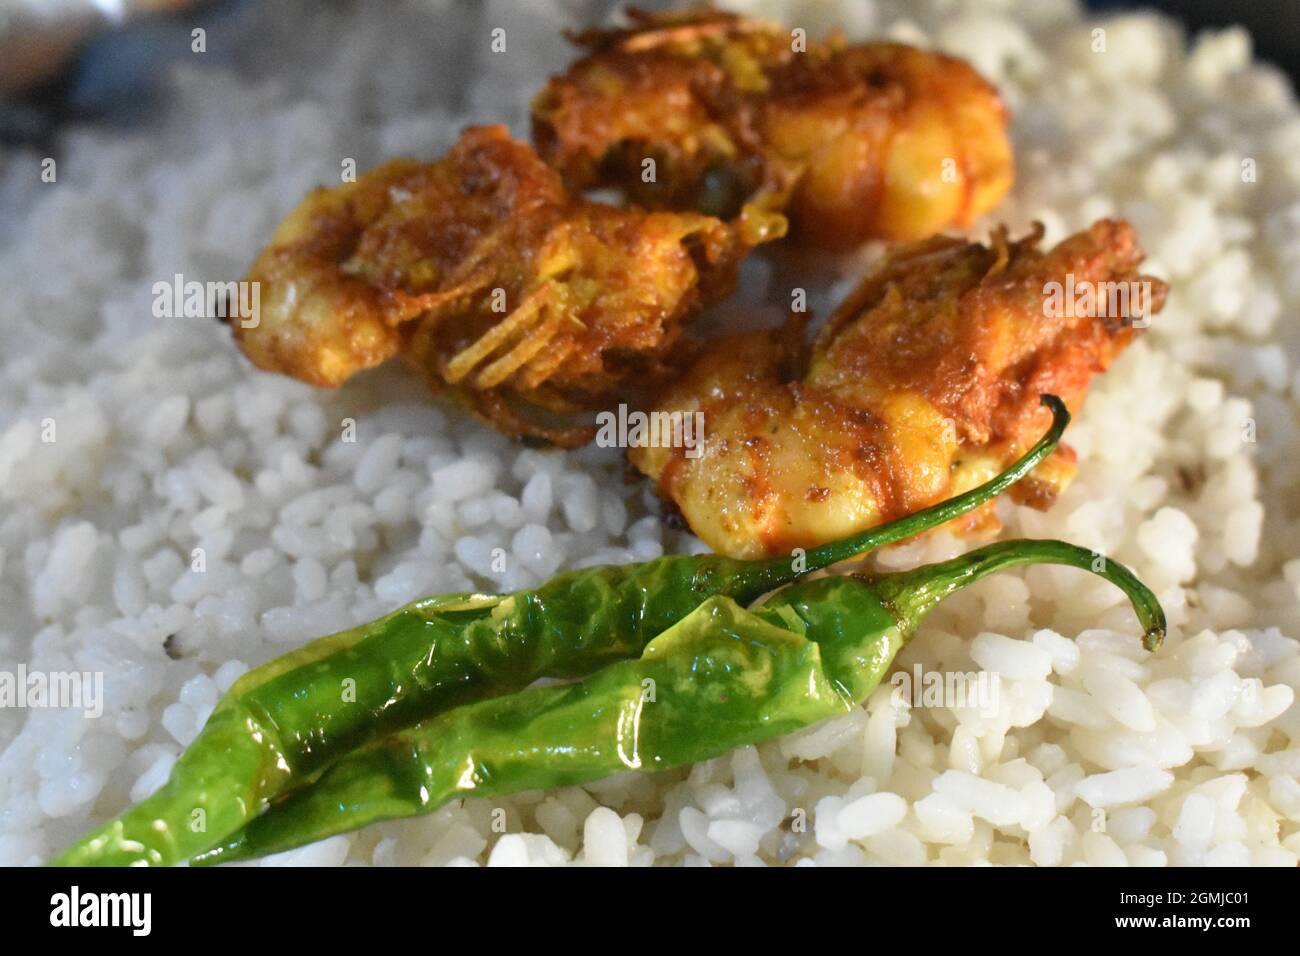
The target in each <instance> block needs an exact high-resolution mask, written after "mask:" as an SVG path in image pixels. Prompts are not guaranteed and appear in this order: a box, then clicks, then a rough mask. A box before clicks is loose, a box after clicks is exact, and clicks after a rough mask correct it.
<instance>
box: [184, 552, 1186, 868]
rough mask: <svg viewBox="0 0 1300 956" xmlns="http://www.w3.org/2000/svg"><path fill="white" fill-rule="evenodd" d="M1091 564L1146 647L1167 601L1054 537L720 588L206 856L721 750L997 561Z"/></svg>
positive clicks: (837, 698) (753, 738)
mask: <svg viewBox="0 0 1300 956" xmlns="http://www.w3.org/2000/svg"><path fill="white" fill-rule="evenodd" d="M1039 563H1053V564H1065V565H1070V566H1073V567H1078V568H1083V569H1086V570H1090V571H1092V572H1093V573H1095V574H1098V575H1100V576H1101V577H1103V578H1105V579H1106V580H1108V581H1110V582H1112V583H1114V584H1115V585H1117V586H1118V587H1119V588H1120V589H1122V590H1123V591H1124V593H1125V594H1126V595H1127V596H1128V597H1129V599H1130V601H1131V602H1132V604H1133V608H1134V610H1135V611H1136V613H1137V616H1138V620H1139V622H1140V623H1141V625H1142V627H1143V629H1144V632H1145V633H1144V640H1143V643H1144V645H1145V646H1146V647H1147V648H1148V649H1149V650H1154V649H1155V648H1156V647H1158V646H1159V644H1160V641H1161V640H1162V639H1163V636H1164V631H1165V619H1164V613H1163V611H1162V610H1161V608H1160V605H1159V603H1158V602H1157V600H1156V598H1155V596H1154V595H1153V594H1152V593H1151V592H1150V591H1149V590H1147V589H1146V588H1145V587H1144V586H1143V585H1142V584H1141V582H1139V581H1138V580H1137V578H1135V577H1134V576H1133V574H1132V573H1131V572H1129V570H1128V569H1127V568H1124V567H1123V566H1121V565H1119V564H1117V563H1115V562H1111V561H1107V560H1105V559H1099V558H1098V556H1096V555H1095V554H1094V553H1093V552H1090V551H1086V550H1084V549H1082V548H1078V547H1075V546H1074V545H1070V544H1066V543H1064V542H1061V541H1006V542H998V543H996V544H991V545H988V546H987V547H984V548H980V549H978V550H976V551H972V552H970V553H969V554H966V555H963V556H961V557H958V558H955V559H953V560H951V561H945V562H943V563H941V564H933V565H927V566H924V567H921V568H917V569H916V570H913V571H907V572H903V573H899V574H892V575H879V576H863V575H846V576H840V577H827V578H821V579H818V580H814V581H805V582H801V583H799V584H794V585H791V586H790V587H788V588H786V589H785V590H784V591H781V592H779V593H777V594H776V595H775V596H773V598H772V599H771V600H769V601H768V602H766V603H765V604H763V605H762V606H760V607H759V608H757V609H755V610H752V611H746V610H744V609H742V608H741V606H740V605H739V604H737V603H736V602H735V601H734V600H733V599H731V598H730V597H721V596H719V597H712V598H710V599H708V600H707V601H705V602H704V603H703V604H702V605H700V606H699V607H698V608H697V609H696V610H695V611H693V612H692V613H691V614H689V615H687V616H686V617H685V618H684V619H683V620H681V621H680V622H679V623H677V624H675V625H673V626H672V627H670V628H668V629H667V630H666V631H664V633H662V634H661V635H659V636H658V637H656V638H655V639H654V640H652V641H651V642H650V643H649V644H647V645H646V648H645V650H644V651H643V653H642V654H641V656H640V658H638V659H636V660H630V661H623V662H620V663H616V664H611V665H609V666H608V667H606V668H605V669H604V670H601V671H599V672H597V673H596V674H594V675H592V676H590V677H587V678H586V679H584V680H581V681H578V682H576V683H574V684H571V685H568V686H549V687H535V688H531V689H528V690H524V691H520V692H517V693H514V694H510V695H507V696H504V697H500V698H497V699H494V700H485V701H481V702H479V703H475V704H469V705H466V706H463V707H458V708H455V709H454V710H451V711H449V712H446V713H443V714H441V715H439V716H437V717H435V718H433V719H431V720H429V721H427V722H425V723H424V724H422V725H420V726H418V727H415V728H413V729H410V730H407V731H403V732H401V733H398V734H395V735H394V736H392V737H390V738H388V739H387V740H384V741H380V742H379V743H377V744H373V745H370V746H368V747H366V748H364V749H362V750H360V751H358V752H357V753H355V754H353V755H351V756H348V757H345V758H343V759H341V760H339V761H338V762H337V763H335V764H334V765H333V766H332V767H331V768H330V769H329V770H327V771H326V772H325V774H324V775H323V776H322V777H321V778H320V779H319V780H318V781H317V782H316V783H314V784H313V785H310V786H308V787H305V788H303V789H302V790H299V791H295V792H294V793H292V794H290V795H289V796H288V797H286V798H285V799H284V800H283V801H282V802H280V803H277V804H276V805H274V806H273V807H272V808H271V810H270V811H269V812H268V813H266V814H265V815H264V816H262V817H260V818H258V819H257V820H254V821H253V822H252V823H250V824H249V825H248V826H247V827H246V828H245V829H244V830H243V831H242V832H240V833H239V834H236V835H235V837H234V838H232V839H230V840H228V841H227V842H225V843H224V844H222V845H220V846H218V847H216V848H215V849H213V850H211V851H209V852H208V853H206V854H203V855H202V856H200V857H199V858H198V859H197V860H196V861H195V862H197V863H201V864H208V863H219V862H227V861H231V860H239V859H245V858H247V857H252V856H260V855H263V854H266V853H275V852H279V851H282V850H287V849H291V848H293V847H296V846H300V845H302V844H304V843H309V842H313V841H315V840H320V839H323V838H325V837H327V836H331V835H333V834H336V833H342V832H346V831H349V830H355V829H357V828H358V827H362V826H365V825H366V824H369V823H372V822H375V821H378V820H384V819H392V818H396V817H409V816H415V815H419V814H424V813H429V812H431V811H432V810H434V809H436V808H437V807H439V806H440V805H442V804H444V803H446V802H447V801H449V800H452V799H456V798H459V797H471V796H496V795H501V794H506V793H511V792H514V791H518V790H527V789H537V788H552V787H564V786H573V785H577V784H583V783H589V782H591V781H594V780H598V779H600V778H602V777H606V776H609V775H610V774H614V773H618V772H620V771H624V770H641V771H656V770H666V769H668V768H671V767H676V766H680V765H682V764H686V763H692V762H695V761H699V760H704V759H708V758H710V757H715V756H717V755H719V754H721V753H724V752H726V751H728V750H731V749H733V748H735V747H738V746H741V745H744V744H753V743H758V742H760V741H764V740H768V739H770V738H772V737H776V736H780V735H782V734H786V733H789V732H791V731H793V730H797V729H799V728H802V727H806V726H808V725H809V724H812V723H815V722H817V721H820V720H824V719H826V718H828V717H833V716H835V715H837V714H842V713H845V712H847V711H848V710H850V709H852V708H853V707H854V706H856V705H857V704H858V703H860V702H861V701H863V700H865V699H866V698H867V696H868V695H870V693H871V692H872V691H873V690H874V689H875V688H876V686H877V685H878V684H879V683H880V681H881V680H882V678H883V677H884V676H885V674H886V673H887V672H888V670H889V667H890V665H891V663H892V662H893V660H894V657H895V655H896V654H897V653H898V651H899V650H900V649H901V648H902V647H903V645H904V644H906V643H907V641H908V639H909V638H910V637H911V636H912V634H913V633H914V632H915V630H916V628H917V626H918V624H919V623H920V621H921V619H922V618H923V617H924V616H925V614H926V613H927V612H928V611H929V610H930V609H931V608H933V607H934V606H935V605H936V604H937V603H938V602H939V601H941V600H942V599H943V598H944V597H946V596H947V595H949V594H951V593H953V592H954V591H956V590H958V589H960V588H963V587H965V586H966V585H968V584H970V583H972V582H973V581H976V580H978V579H979V578H981V577H983V576H984V575H986V574H990V573H992V572H994V571H997V570H999V569H1001V568H1005V567H1009V566H1011V565H1016V564H1039Z"/></svg>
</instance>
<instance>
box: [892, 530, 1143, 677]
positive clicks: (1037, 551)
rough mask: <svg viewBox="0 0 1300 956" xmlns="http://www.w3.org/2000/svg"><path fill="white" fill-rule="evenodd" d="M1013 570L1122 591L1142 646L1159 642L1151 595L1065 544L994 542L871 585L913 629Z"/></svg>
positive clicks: (1120, 570) (1119, 568)
mask: <svg viewBox="0 0 1300 956" xmlns="http://www.w3.org/2000/svg"><path fill="white" fill-rule="evenodd" d="M1018 564H1061V565H1066V566H1068V567H1072V568H1080V569H1082V570H1084V571H1089V572H1091V573H1093V574H1095V575H1097V576H1098V577H1101V578H1104V579H1105V580H1107V581H1109V582H1110V583H1111V584H1113V585H1115V586H1116V587H1117V588H1119V589H1120V590H1121V591H1123V592H1124V594H1125V596H1127V597H1128V599H1129V602H1130V603H1131V604H1132V605H1133V610H1134V612H1135V613H1136V614H1137V618H1138V623H1139V624H1141V626H1142V630H1143V636H1142V646H1143V647H1145V648H1146V649H1147V650H1148V651H1154V650H1156V649H1157V648H1159V647H1160V644H1161V643H1162V642H1163V641H1164V638H1165V631H1166V627H1167V625H1166V621H1165V612H1164V609H1163V608H1161V606H1160V602H1159V600H1157V599H1156V596H1155V595H1154V594H1153V593H1152V592H1151V590H1150V589H1149V588H1147V586H1146V585H1144V584H1143V583H1142V582H1141V581H1139V580H1138V579H1137V577H1136V576H1135V575H1134V574H1133V572H1132V571H1130V570H1129V569H1128V568H1126V567H1124V565H1122V564H1120V563H1119V562H1118V561H1113V560H1111V559H1110V558H1107V557H1105V556H1104V555H1100V554H1098V553H1097V552H1095V551H1089V550H1088V549H1086V548H1080V547H1077V546H1076V545H1073V544H1067V543H1065V542H1064V541H1050V540H1044V541H1024V540H1020V541H997V542H994V543H993V544H989V545H985V546H984V547H982V548H977V549H976V550H974V551H968V552H967V553H966V554H963V555H960V556H958V557H956V558H953V559H952V560H951V561H944V562H942V563H939V564H927V565H924V566H922V567H919V568H915V569H914V570H911V571H904V572H901V573H894V574H889V575H884V576H881V577H879V578H875V579H874V580H875V584H876V586H877V587H878V588H879V589H880V593H881V595H882V596H883V597H884V598H885V599H886V600H887V601H888V602H889V603H890V604H891V605H893V607H894V609H895V613H896V614H897V615H898V616H899V619H900V620H901V621H904V622H911V623H913V624H915V622H917V621H919V620H920V618H921V617H923V616H924V615H925V614H926V613H927V612H928V611H930V610H931V609H932V608H933V607H934V606H935V605H937V604H938V603H939V602H940V601H942V600H943V599H944V598H946V597H948V595H950V594H952V593H953V592H955V591H959V590H961V589H962V588H964V587H966V586H967V585H969V584H973V583H975V582H976V581H978V580H979V579H980V578H982V577H984V576H985V575H987V574H993V573H994V572H996V571H1000V570H1002V569H1003V568H1009V567H1014V566H1015V565H1018Z"/></svg>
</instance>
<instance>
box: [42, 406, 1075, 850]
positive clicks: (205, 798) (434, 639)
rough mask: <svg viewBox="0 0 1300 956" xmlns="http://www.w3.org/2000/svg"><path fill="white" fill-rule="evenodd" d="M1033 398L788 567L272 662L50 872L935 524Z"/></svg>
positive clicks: (484, 617) (199, 842) (1034, 452)
mask: <svg viewBox="0 0 1300 956" xmlns="http://www.w3.org/2000/svg"><path fill="white" fill-rule="evenodd" d="M1043 403H1044V404H1045V405H1047V406H1049V407H1050V408H1051V410H1052V413H1053V423H1052V427H1051V428H1050V429H1049V431H1048V432H1047V434H1046V435H1044V436H1043V438H1042V439H1041V440H1040V441H1039V442H1038V443H1037V444H1036V445H1034V447H1033V448H1032V449H1030V451H1029V452H1028V453H1027V454H1026V455H1025V456H1024V457H1022V458H1020V459H1019V460H1018V461H1017V462H1016V463H1015V464H1013V465H1012V466H1011V467H1010V468H1008V469H1007V470H1006V471H1004V472H1003V473H1002V474H1000V475H999V476H998V477H996V478H994V479H993V480H991V481H989V482H987V483H985V484H983V485H980V486H979V487H977V488H974V489H972V490H970V491H968V492H965V493H964V494H961V495H958V496H956V497H954V498H952V499H949V500H948V501H945V502H941V503H939V504H937V505H934V506H932V507H930V508H926V509H924V510H922V511H918V512H916V513H914V514H912V515H908V516H907V517H904V518H901V519H899V520H897V521H894V522H891V523H889V524H885V525H880V526H878V527H875V528H872V529H869V530H867V531H865V532H863V533H861V534H859V535H855V536H853V537H851V538H847V539H844V540H843V541H838V542H833V543H831V544H827V545H823V546H821V547H818V548H813V549H811V550H809V551H808V552H807V553H806V555H802V556H800V557H799V558H798V559H795V558H794V557H780V558H773V559H768V560H761V561H738V560H734V559H730V558H725V557H721V556H719V555H698V556H696V555H678V556H669V557H664V558H660V559H658V560H656V561H650V562H645V563H642V564H632V565H626V566H607V567H597V568H590V569H584V570H580V571H573V572H570V573H567V574H561V575H559V576H557V577H555V578H553V579H552V580H550V581H549V582H547V583H546V584H543V585H541V586H540V587H537V588H535V589H531V590H526V591H520V592H516V593H514V594H509V595H489V594H473V593H463V594H451V595H443V596H439V597H434V598H427V599H424V600H420V601H416V602H414V603H412V604H409V605H407V606H406V607H403V608H401V609H399V610H397V611H395V612H393V613H392V614H389V615H388V616H386V617H383V618H380V619H379V620H377V621H373V622H370V623H367V624H363V625H360V626H359V627H355V628H352V629H350V630H347V631H343V632H340V633H338V634H332V635H330V636H328V637H324V638H321V639H319V640H317V641H314V642H312V643H311V644H308V645H307V646H305V647H303V648H301V649H299V650H298V651H295V652H292V653H290V654H287V655H285V656H283V657H280V658H277V659H276V660H273V661H271V662H269V663H267V664H265V665H263V666H261V667H259V668H257V669H255V670H253V671H250V672H249V673H248V674H246V675H244V677H242V678H241V679H240V680H239V681H237V682H236V683H235V685H234V686H233V687H232V688H231V689H230V692H229V693H228V694H227V695H226V696H225V697H224V698H223V699H222V701H221V702H220V703H219V704H218V706H217V708H216V710H214V711H213V713H212V715H211V717H210V718H209V719H208V721H207V723H206V724H205V725H204V727H203V729H202V730H201V731H200V733H199V735H198V736H197V737H196V738H195V740H194V741H193V743H191V745H190V747H189V748H188V749H187V750H186V752H185V753H184V754H182V755H181V758H180V759H179V760H178V761H177V763H176V766H175V767H174V768H173V769H172V773H171V775H170V777H169V778H168V781H167V783H165V784H164V785H163V787H162V788H161V789H159V790H158V791H157V792H156V793H154V794H153V795H152V796H150V797H148V798H146V799H145V800H144V801H142V802H141V803H139V804H137V805H136V806H135V807H133V808H132V809H130V810H128V811H127V812H126V813H125V814H123V815H122V816H121V817H118V818H117V819H115V820H112V821H110V822H109V823H107V824H105V825H104V826H102V827H100V828H99V829H98V830H95V831H94V832H92V833H90V834H89V835H87V836H85V837H83V838H82V839H81V840H79V841H78V842H77V843H76V844H74V845H73V846H72V847H70V848H69V849H68V850H66V851H65V852H64V853H63V854H62V855H61V856H60V857H59V858H58V859H57V860H55V861H54V862H55V863H56V864H61V865H70V866H91V865H106V866H125V865H131V864H140V863H147V864H150V865H168V864H171V863H177V862H180V861H181V860H184V859H187V858H189V857H190V856H193V855H194V854H196V853H200V852H202V851H203V850H205V849H207V848H208V847H210V846H213V845H215V844H216V843H217V841H219V840H220V839H222V838H224V837H226V836H228V835H229V834H231V833H233V832H235V831H236V830H237V829H239V828H240V827H241V826H243V825H244V824H245V823H247V822H248V821H250V820H252V819H254V818H255V817H257V816H258V815H259V814H260V813H262V812H263V811H264V810H265V809H266V807H267V806H268V805H269V803H270V801H271V800H273V799H274V798H275V797H277V796H278V795H280V794H283V793H285V792H286V791H287V790H289V789H291V788H292V787H295V786H298V785H300V784H302V783H304V782H307V781H310V780H311V779H313V778H314V777H315V776H316V775H318V774H319V773H320V772H321V771H322V770H324V769H325V768H326V767H328V766H329V765H330V764H331V763H332V762H333V761H334V760H336V759H337V758H338V757H339V756H340V755H342V754H346V753H350V752H351V751H353V750H355V749H356V748H357V747H359V746H362V745H364V744H365V743H367V742H368V741H371V740H377V739H380V738H382V737H385V736H387V735H388V734H390V733H392V732H393V731H395V730H397V729H399V728H402V727H408V726H410V725H411V724H413V723H415V722H417V721H420V720H424V719H426V718H428V717H431V716H433V715H434V714H438V713H441V712H443V711H445V710H447V709H449V708H452V707H456V706H459V705H462V704H466V703H469V702H472V701H476V700H482V699H484V698H487V697H493V696H496V695H499V694H505V693H509V692H511V691H515V690H518V689H520V688H523V687H526V686H528V685H529V684H531V683H532V682H533V681H535V680H537V679H538V678H539V677H560V678H567V677H580V676H583V675H585V674H589V673H591V672H593V671H595V670H597V669H598V668H600V667H602V666H603V665H605V664H608V663H610V662H612V661H616V660H623V659H626V658H628V657H632V656H635V655H637V654H639V653H640V652H641V650H642V649H643V648H644V647H645V645H646V643H647V642H648V641H649V640H651V639H652V638H654V637H655V636H656V635H657V634H659V633H660V632H661V631H663V630H665V629H666V628H668V627H669V626H671V625H672V624H674V623H675V622H677V621H679V620H680V619H681V618H683V617H684V616H686V615H687V614H689V613H690V612H691V611H692V610H694V609H695V608H696V607H698V606H699V604H700V603H701V602H702V601H704V600H706V599H707V598H709V597H711V596H714V595H725V596H729V597H732V598H734V599H735V600H736V601H738V602H739V603H741V604H742V605H745V604H749V603H751V602H752V601H754V600H755V599H757V598H758V597H759V596H761V595H762V594H765V593H767V592H769V591H771V590H773V589H775V588H777V587H780V586H782V585H785V584H788V583H789V582H791V581H793V580H795V579H797V578H798V577H800V576H801V575H802V574H804V573H806V572H809V571H816V570H820V569H823V568H826V567H829V566H831V565H833V564H836V563H838V562H840V561H844V560H847V559H849V558H853V557H855V556H857V555H860V554H863V553H866V552H868V551H871V550H874V549H876V548H880V547H883V546H885V545H888V544H893V543H894V542H897V541H901V540H904V539H906V538H909V537H912V536H914V535H916V534H920V533H922V532H924V531H927V530H929V529H931V528H934V527H936V526H938V525H941V524H943V523H945V522H947V521H950V520H952V519H953V518H956V517H958V516H960V515H962V514H965V513H966V512H968V511H971V510H972V509H974V508H977V507H979V506H980V505H982V504H984V503H985V502H987V501H989V500H991V499H992V498H994V497H996V496H997V495H998V494H1000V493H1001V492H1003V491H1005V490H1006V489H1007V488H1009V487H1010V486H1011V485H1013V484H1014V483H1015V482H1016V481H1018V480H1019V479H1020V478H1022V477H1023V476H1024V475H1026V474H1027V473H1028V472H1029V471H1031V470H1032V469H1033V468H1034V467H1035V466H1036V465H1037V464H1038V463H1039V462H1041V461H1042V460H1043V459H1044V458H1046V457H1047V456H1048V455H1049V454H1051V452H1052V451H1053V450H1054V449H1055V447H1056V445H1057V443H1058V442H1059V441H1060V438H1061V433H1062V432H1063V431H1064V430H1065V427H1066V425H1067V424H1068V423H1069V419H1070V416H1069V412H1068V411H1067V410H1066V408H1065V405H1064V403H1063V402H1061V401H1060V399H1058V398H1056V397H1054V396H1050V395H1047V396H1043Z"/></svg>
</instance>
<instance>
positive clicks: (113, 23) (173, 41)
mask: <svg viewBox="0 0 1300 956" xmlns="http://www.w3.org/2000/svg"><path fill="white" fill-rule="evenodd" d="M259 2H260V3H274V2H275V0H0V144H11V145H16V144H22V145H28V146H35V147H40V146H42V145H43V144H45V143H46V142H47V141H48V140H49V139H50V138H51V137H52V136H53V135H55V133H56V132H57V130H58V128H59V126H60V125H61V124H63V123H67V122H69V121H72V120H80V121H98V122H104V123H109V124H113V125H132V124H137V123H140V122H142V121H144V120H145V119H146V118H147V116H148V113H149V111H150V109H151V108H152V106H153V105H154V104H155V98H156V96H157V95H158V90H159V85H160V84H159V83H158V80H159V78H160V77H161V76H162V75H163V73H164V72H165V70H166V67H167V65H168V64H169V63H170V62H173V61H176V60H180V59H182V58H184V57H187V56H188V55H189V53H190V44H191V34H192V31H193V30H194V29H195V28H196V27H202V28H204V29H205V30H206V31H208V32H211V31H212V30H214V29H215V30H219V29H220V28H221V27H222V25H223V24H224V23H227V22H229V21H231V20H232V19H233V18H235V17H238V16H239V15H240V13H241V12H243V11H244V10H245V9H246V8H247V7H249V6H252V5H254V4H256V3H259ZM327 2H329V3H346V2H349V0H322V3H327ZM351 2H359V0H351ZM478 3H479V0H451V4H452V7H453V9H454V8H455V7H456V6H463V7H464V8H465V12H466V15H467V16H470V15H472V13H473V11H474V9H475V7H476V6H477V5H478ZM366 5H367V7H369V8H372V9H374V11H375V13H376V15H381V14H382V11H383V7H384V0H367V2H366ZM625 5H626V4H625V2H624V0H574V2H573V14H574V16H573V21H572V22H574V23H577V22H581V21H583V20H587V21H593V20H596V19H600V18H603V17H604V16H606V15H608V14H609V13H611V12H612V11H614V10H617V9H619V8H621V7H623V6H625ZM635 5H637V6H640V7H644V8H659V7H668V6H672V5H673V3H672V2H671V0H637V2H636V4H635ZM956 5H957V6H960V0H958V3H957V4H956ZM1088 5H1089V6H1091V7H1094V8H1096V9H1098V10H1116V9H1125V8H1142V7H1148V8H1150V7H1153V8H1156V9H1159V10H1162V11H1165V12H1166V13H1169V14H1171V15H1173V16H1176V17H1178V18H1179V19H1180V20H1182V21H1183V23H1184V24H1185V25H1186V26H1187V29H1188V32H1189V33H1190V34H1195V33H1196V32H1197V31H1198V30H1201V29H1204V28H1210V27H1223V26H1228V25H1230V24H1241V25H1243V26H1245V27H1246V28H1247V29H1248V30H1249V31H1250V33H1251V35H1252V38H1253V40H1254V44H1255V49H1256V52H1257V53H1258V55H1259V56H1261V57H1263V58H1264V59H1268V60H1271V61H1272V62H1273V63H1275V64H1276V65H1278V66H1280V67H1281V68H1282V69H1284V70H1285V71H1286V72H1287V73H1289V74H1290V76H1291V78H1292V81H1293V83H1296V84H1297V85H1300V0H1143V2H1138V3H1135V2H1130V0H1090V2H1089V4H1088ZM213 55H214V56H219V55H220V54H219V53H218V52H215V51H214V54H213Z"/></svg>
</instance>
